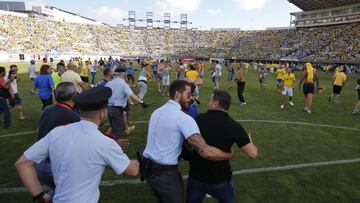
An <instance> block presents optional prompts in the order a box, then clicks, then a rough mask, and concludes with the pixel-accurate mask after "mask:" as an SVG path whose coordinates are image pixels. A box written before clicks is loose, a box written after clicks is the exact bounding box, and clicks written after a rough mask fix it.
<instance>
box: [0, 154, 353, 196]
mask: <svg viewBox="0 0 360 203" xmlns="http://www.w3.org/2000/svg"><path fill="white" fill-rule="evenodd" d="M359 162H360V158H356V159H347V160H334V161H324V162H315V163H302V164H293V165H285V166H271V167H262V168H252V169H242V170H238V171H233V175H241V174H250V173H264V172H271V171H287V170H293V169H304V168H315V167H320V166H331V165H341V164H351V163H359ZM183 178H184V179H186V178H187V175H185V176H183ZM140 183H142V182H141V181H140V180H139V179H128V180H105V181H101V184H100V185H101V186H104V187H108V186H114V185H124V184H131V185H134V184H140ZM26 191H27V190H26V188H25V187H13V188H0V194H10V193H18V192H26Z"/></svg>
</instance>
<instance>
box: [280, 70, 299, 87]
mask: <svg viewBox="0 0 360 203" xmlns="http://www.w3.org/2000/svg"><path fill="white" fill-rule="evenodd" d="M283 80H284V86H285V87H293V86H294V84H295V80H296V78H295V74H294V73H286V74H285V75H284V76H283Z"/></svg>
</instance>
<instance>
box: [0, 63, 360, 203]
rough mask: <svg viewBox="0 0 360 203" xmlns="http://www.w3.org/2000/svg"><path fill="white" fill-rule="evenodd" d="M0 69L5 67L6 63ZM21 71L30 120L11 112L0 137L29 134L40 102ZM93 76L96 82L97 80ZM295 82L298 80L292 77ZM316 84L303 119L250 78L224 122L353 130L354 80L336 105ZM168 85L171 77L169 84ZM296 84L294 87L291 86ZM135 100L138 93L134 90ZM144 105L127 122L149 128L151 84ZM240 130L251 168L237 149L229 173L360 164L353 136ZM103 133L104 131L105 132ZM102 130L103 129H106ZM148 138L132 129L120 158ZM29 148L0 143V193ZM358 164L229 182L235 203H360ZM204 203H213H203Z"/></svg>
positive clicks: (3, 198)
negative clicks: (250, 145)
mask: <svg viewBox="0 0 360 203" xmlns="http://www.w3.org/2000/svg"><path fill="white" fill-rule="evenodd" d="M0 66H5V67H8V66H9V63H2V64H0ZM18 66H19V67H20V72H21V74H20V77H21V78H22V81H21V82H20V83H19V91H20V96H21V97H22V99H23V103H24V110H25V114H26V116H27V117H28V118H29V119H28V120H26V121H18V116H17V114H16V112H15V110H12V116H13V117H12V120H13V124H14V127H13V128H12V129H9V130H4V129H2V128H1V129H0V135H5V134H10V133H16V132H26V131H34V130H36V127H37V122H38V118H39V115H40V108H41V102H40V100H39V99H38V97H37V96H36V95H31V94H30V93H29V91H28V90H29V89H30V87H31V83H30V80H29V79H28V76H27V74H25V73H24V72H25V70H26V68H27V66H28V64H27V63H26V64H25V63H18ZM100 75H101V74H100V73H98V80H99V79H100ZM226 75H227V74H226V73H225V71H224V76H223V78H222V84H221V88H223V89H227V85H226ZM296 76H297V79H299V77H300V73H296ZM319 76H320V83H321V85H322V86H324V87H325V88H326V90H325V91H324V92H323V93H321V94H318V95H315V96H314V105H313V114H311V115H307V114H305V113H304V112H303V111H302V108H303V105H302V103H303V96H302V94H301V92H299V90H298V89H297V86H296V87H295V95H294V103H295V106H294V107H290V106H289V105H287V104H286V105H285V110H280V104H279V101H280V95H279V93H277V91H276V85H275V79H273V77H272V76H268V77H267V89H266V90H260V88H259V84H258V82H257V77H256V74H255V73H253V72H249V73H248V74H247V76H246V88H245V94H244V95H245V99H246V100H247V103H248V104H247V106H246V107H240V106H238V105H236V102H237V99H236V98H237V96H236V89H231V90H229V92H230V93H231V95H232V96H233V105H232V106H231V108H230V112H229V113H230V115H231V116H232V117H233V118H235V119H241V120H249V119H254V120H278V121H297V122H306V123H315V124H327V125H335V126H344V127H353V128H360V125H359V121H360V116H352V115H351V111H352V109H353V107H354V104H355V102H356V101H357V96H356V93H355V91H354V85H355V76H354V75H349V76H348V81H347V84H346V86H345V88H344V89H343V92H342V95H341V98H340V104H335V103H329V102H328V101H327V98H328V97H329V95H330V93H331V91H332V88H331V84H330V83H331V76H332V75H330V74H326V73H320V74H319ZM209 77H210V74H209V73H208V72H207V73H206V75H205V84H204V86H203V87H202V88H201V90H200V101H201V105H200V106H199V110H200V111H201V112H204V111H206V110H207V103H208V100H209V97H210V94H211V92H212V84H211V81H210V78H209ZM173 78H174V77H173ZM298 81H299V80H297V84H298ZM133 90H134V92H135V93H137V88H134V89H133ZM145 101H146V102H152V101H157V103H155V104H153V105H151V106H150V108H149V109H146V110H143V109H141V108H138V107H134V108H132V110H131V115H130V120H131V121H141V120H148V119H149V117H150V115H151V113H152V111H153V110H154V109H156V108H158V107H159V106H160V105H162V104H164V103H165V102H166V101H167V98H162V97H160V96H159V94H158V93H157V91H156V84H155V83H154V82H149V84H148V93H147V95H146V96H145ZM242 125H243V126H244V127H245V129H246V130H247V131H251V133H252V136H253V140H254V142H255V143H256V145H257V146H258V148H259V157H258V158H257V159H255V160H252V159H249V158H247V157H246V156H245V155H243V154H242V153H241V152H240V150H239V149H236V152H237V154H238V155H237V157H236V158H235V159H234V160H232V162H231V163H232V166H233V169H234V170H241V169H251V168H260V167H270V166H282V165H290V164H301V163H312V162H321V161H331V160H339V159H354V158H360V147H359V143H360V136H359V135H360V132H359V131H352V130H343V129H337V128H328V127H316V126H303V125H291V124H274V123H257V122H244V123H242ZM105 128H106V127H105ZM105 128H104V129H105ZM146 136H147V124H137V125H136V130H135V131H134V133H133V134H132V135H131V136H130V137H129V139H130V141H131V147H130V148H129V149H127V150H125V151H126V153H127V154H128V155H129V156H130V157H131V158H135V151H136V150H137V149H143V148H144V146H145V144H146V143H145V142H146ZM35 140H36V135H35V134H29V135H21V136H15V137H6V138H0V154H1V157H0V168H1V170H0V177H1V178H0V188H6V187H22V184H21V182H20V180H19V178H18V176H17V174H16V171H15V168H14V166H13V164H14V162H15V161H16V160H17V159H18V158H19V157H20V156H21V154H22V153H23V151H24V150H25V149H26V148H28V147H29V146H31V144H33V143H34V142H35ZM180 170H181V172H182V174H183V175H185V174H187V170H188V164H187V163H186V162H183V161H181V162H180ZM359 170H360V163H354V164H344V165H333V166H321V167H317V168H305V169H294V170H287V171H274V172H263V173H253V174H242V175H236V176H234V177H233V181H234V185H235V190H236V196H237V200H238V202H360V175H359V172H358V171H359ZM124 178H126V177H122V176H116V175H115V173H114V172H113V171H112V170H111V169H110V168H109V169H107V170H106V171H105V173H104V175H103V180H114V179H124ZM29 197H30V194H29V193H13V194H2V195H0V202H28V201H29ZM100 201H101V202H145V201H147V202H155V199H154V196H153V194H152V193H151V191H150V189H149V187H148V186H147V185H146V184H139V185H116V186H112V187H101V199H100ZM205 202H215V201H213V200H212V199H207V200H206V201H205Z"/></svg>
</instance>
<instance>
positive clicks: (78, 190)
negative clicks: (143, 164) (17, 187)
mask: <svg viewBox="0 0 360 203" xmlns="http://www.w3.org/2000/svg"><path fill="white" fill-rule="evenodd" d="M110 95H111V89H110V88H107V87H96V88H92V89H89V90H85V91H83V92H82V93H80V94H78V95H76V96H75V97H74V98H73V101H74V102H75V103H76V104H77V105H78V106H79V109H80V117H81V121H80V122H76V123H73V124H69V125H66V126H61V127H57V128H55V129H54V130H52V131H50V133H48V134H47V135H46V136H45V137H44V138H43V139H41V140H39V141H38V142H36V143H35V144H34V145H32V146H31V147H30V148H29V149H27V150H26V151H25V152H24V154H23V155H22V156H21V157H20V159H19V160H18V161H17V162H16V163H15V166H16V169H17V172H18V174H19V176H20V178H21V180H22V182H23V183H24V185H25V186H26V188H27V189H28V190H29V192H30V193H31V194H32V195H33V201H38V202H45V200H46V201H47V202H48V201H49V199H48V198H49V197H48V196H47V195H46V194H45V193H44V192H43V188H42V187H41V185H40V183H39V180H38V178H37V176H36V171H35V166H34V165H35V163H40V162H41V161H43V160H44V159H46V158H47V157H50V160H51V171H52V172H53V175H54V182H55V185H56V189H55V196H54V198H53V202H54V203H57V202H76V203H96V202H98V200H99V196H100V190H99V185H100V181H101V176H102V174H103V172H104V170H105V167H106V166H110V167H111V168H112V169H113V170H114V171H115V172H116V174H122V173H123V174H125V175H129V176H136V175H137V174H138V172H139V163H138V162H137V161H136V160H129V158H128V157H127V156H126V154H124V153H123V151H122V149H121V147H120V146H119V145H118V144H117V143H116V142H115V141H114V140H112V139H110V138H108V137H106V136H104V135H103V134H102V133H101V132H100V131H99V130H98V127H99V126H102V125H103V124H104V123H105V122H106V119H107V108H106V107H107V102H108V98H109V97H110Z"/></svg>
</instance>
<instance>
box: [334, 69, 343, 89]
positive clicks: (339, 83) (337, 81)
mask: <svg viewBox="0 0 360 203" xmlns="http://www.w3.org/2000/svg"><path fill="white" fill-rule="evenodd" d="M334 77H335V80H334V85H337V86H341V87H342V86H343V84H344V82H345V81H346V75H345V73H344V72H338V73H336V74H335V76H334Z"/></svg>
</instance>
